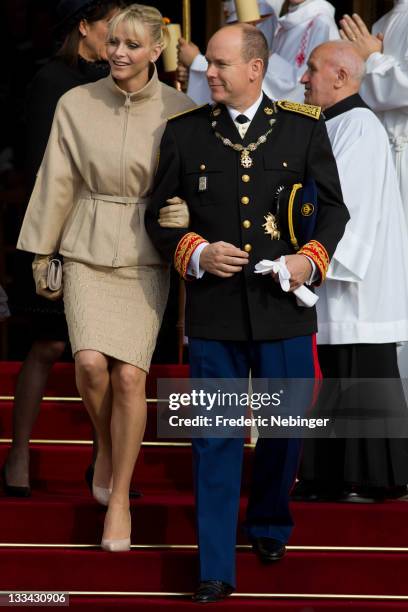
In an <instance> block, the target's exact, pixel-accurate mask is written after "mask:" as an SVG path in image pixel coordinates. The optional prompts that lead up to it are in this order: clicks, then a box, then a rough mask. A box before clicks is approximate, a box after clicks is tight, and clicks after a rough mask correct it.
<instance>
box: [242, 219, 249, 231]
mask: <svg viewBox="0 0 408 612" xmlns="http://www.w3.org/2000/svg"><path fill="white" fill-rule="evenodd" d="M242 226H243V227H244V228H245V229H249V228H250V227H251V222H250V221H249V220H248V219H245V221H243V222H242Z"/></svg>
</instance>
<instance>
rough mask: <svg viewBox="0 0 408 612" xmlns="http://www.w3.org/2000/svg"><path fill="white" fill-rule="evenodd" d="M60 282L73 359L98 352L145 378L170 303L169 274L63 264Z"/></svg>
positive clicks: (151, 269) (148, 269) (146, 269)
mask: <svg viewBox="0 0 408 612" xmlns="http://www.w3.org/2000/svg"><path fill="white" fill-rule="evenodd" d="M63 279H64V306H65V315H66V318H67V323H68V331H69V338H70V341H71V346H72V352H73V354H74V355H75V353H77V352H78V351H82V350H85V349H90V350H94V351H99V352H100V353H103V354H104V355H107V356H109V357H113V358H115V359H119V360H120V361H124V362H125V363H130V364H132V365H134V366H137V367H139V368H141V369H142V370H145V371H146V372H148V371H149V366H150V361H151V358H152V354H153V351H154V348H155V346H156V339H157V334H158V332H159V329H160V325H161V321H162V318H163V313H164V308H165V306H166V302H167V297H168V291H169V271H168V269H167V268H165V267H161V266H135V267H124V268H105V267H102V266H91V265H88V264H83V263H79V262H76V261H71V260H65V261H64V270H63Z"/></svg>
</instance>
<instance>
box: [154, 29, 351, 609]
mask: <svg viewBox="0 0 408 612" xmlns="http://www.w3.org/2000/svg"><path fill="white" fill-rule="evenodd" d="M206 56H207V59H208V63H209V67H208V71H207V77H208V81H209V85H210V87H211V91H212V95H213V99H214V102H215V104H214V105H213V106H212V107H211V106H209V105H206V106H204V107H201V108H198V109H195V110H193V111H192V112H190V113H188V114H184V115H182V116H179V117H175V118H173V119H171V120H170V121H169V122H168V125H167V128H166V130H165V133H164V135H163V140H162V144H161V150H160V158H159V163H158V170H157V175H156V182H155V188H154V192H153V195H152V200H151V204H150V206H149V208H148V210H147V214H146V227H147V230H148V232H149V234H150V236H151V238H152V240H153V242H154V244H155V245H156V246H157V248H158V249H159V250H160V252H161V253H162V254H163V255H164V256H165V257H166V258H167V259H168V260H171V259H173V260H174V264H175V267H176V269H177V270H178V271H179V273H180V274H181V275H182V276H183V277H184V278H190V279H192V282H188V283H186V289H187V305H186V334H187V335H188V336H189V349H190V365H191V376H192V377H193V378H204V377H206V378H247V377H248V374H249V371H250V370H251V371H252V376H253V377H254V378H256V377H258V378H277V377H279V378H286V377H287V378H313V377H314V376H315V367H316V362H315V359H314V351H313V334H314V333H315V332H316V313H315V310H314V308H302V307H300V306H298V305H297V302H296V298H295V296H294V295H293V294H292V293H290V292H289V293H284V292H283V291H282V289H281V287H280V286H279V284H278V283H276V282H274V280H273V279H272V278H271V276H269V275H268V276H261V275H257V274H255V273H254V266H255V264H256V263H257V262H259V261H260V260H262V259H272V260H273V259H276V258H279V257H280V256H282V255H285V256H286V265H287V268H288V269H289V272H290V274H291V281H290V282H291V289H295V288H297V287H298V286H299V285H301V284H303V283H305V282H308V281H309V280H313V282H315V283H316V284H318V283H320V282H321V281H322V280H324V277H325V274H326V270H327V267H328V265H329V260H330V257H331V255H332V253H333V252H334V249H335V247H336V245H337V242H338V241H339V240H340V238H341V236H342V234H343V231H344V227H345V224H346V222H347V220H348V212H347V209H346V207H345V206H344V204H343V201H342V194H341V189H340V185H339V178H338V174H337V168H336V164H335V161H334V159H333V155H332V151H331V147H330V143H329V140H328V137H327V133H326V128H325V125H324V122H323V120H322V119H321V118H320V109H319V108H318V107H312V106H307V105H302V104H293V103H290V102H277V103H275V102H272V101H271V100H270V99H268V98H267V97H266V96H265V95H264V94H263V93H262V79H263V74H264V72H265V69H266V66H267V63H268V48H267V44H266V40H265V38H264V36H263V34H262V33H260V32H259V30H257V29H256V28H254V27H253V26H250V25H247V24H237V25H233V26H228V27H225V28H222V29H221V30H219V31H218V32H217V33H216V34H215V35H214V36H213V37H212V38H211V40H210V41H209V44H208V48H207V54H206ZM306 178H313V179H314V181H315V183H316V185H317V189H318V206H319V214H318V220H317V224H316V227H315V230H314V234H313V239H312V240H310V241H309V242H308V243H307V244H304V245H303V246H302V248H301V249H300V250H299V251H298V253H297V254H294V253H293V250H292V248H291V247H290V246H289V245H288V244H287V243H286V242H285V241H284V240H279V239H276V238H277V234H276V233H275V232H273V230H272V229H270V230H269V231H268V228H269V225H268V224H266V226H265V217H268V218H269V219H270V218H271V217H270V215H271V214H273V210H272V208H273V200H274V194H275V193H276V192H277V190H278V188H280V186H281V185H293V184H294V183H302V182H303V181H304V180H305V179H306ZM175 196H179V197H181V198H183V199H184V200H185V201H186V202H187V204H188V208H189V211H190V227H189V228H188V229H177V228H174V229H169V228H165V227H163V226H162V225H161V224H160V223H159V211H160V209H161V208H163V207H165V206H167V203H166V201H167V200H168V199H169V198H172V197H175ZM265 228H266V229H265ZM272 238H275V239H274V240H273V239H272ZM312 277H313V278H312ZM298 454H299V441H298V440H293V439H291V440H290V439H289V440H288V439H270V438H260V439H259V441H258V443H257V446H256V451H255V457H254V472H253V483H252V490H251V495H250V500H249V506H248V512H247V525H246V526H247V531H248V535H249V538H250V540H251V542H252V544H253V548H254V551H255V552H256V553H257V554H258V555H259V556H260V558H261V559H262V560H263V561H274V560H277V559H279V558H281V557H282V556H283V554H284V552H285V543H286V542H287V540H288V538H289V535H290V533H291V529H292V526H293V523H292V519H291V515H290V512H289V505H288V496H289V490H290V488H291V486H292V484H293V481H294V478H295V475H296V469H297V463H298ZM193 457H194V478H195V493H196V506H197V523H198V543H199V553H200V574H201V583H200V586H199V588H198V590H197V591H196V593H195V595H194V599H195V600H196V601H199V602H210V601H217V600H218V599H222V598H223V597H226V596H227V595H229V594H230V593H231V592H232V590H233V589H234V586H235V543H236V529H237V520H238V508H239V496H240V481H241V467H242V458H243V440H242V439H236V438H235V439H225V438H224V439H220V438H211V439H209V438H207V439H203V438H197V439H194V440H193Z"/></svg>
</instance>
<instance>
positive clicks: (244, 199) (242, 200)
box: [241, 196, 249, 204]
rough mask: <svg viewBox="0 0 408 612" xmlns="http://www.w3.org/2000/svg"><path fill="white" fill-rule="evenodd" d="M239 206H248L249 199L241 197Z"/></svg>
mask: <svg viewBox="0 0 408 612" xmlns="http://www.w3.org/2000/svg"><path fill="white" fill-rule="evenodd" d="M241 204H249V198H248V196H243V197H242V198H241Z"/></svg>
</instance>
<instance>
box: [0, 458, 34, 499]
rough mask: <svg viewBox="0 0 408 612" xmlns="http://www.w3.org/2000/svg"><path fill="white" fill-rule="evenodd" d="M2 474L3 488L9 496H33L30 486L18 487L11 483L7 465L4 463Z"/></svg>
mask: <svg viewBox="0 0 408 612" xmlns="http://www.w3.org/2000/svg"><path fill="white" fill-rule="evenodd" d="M1 476H2V480H3V490H4V493H5V495H7V497H31V489H30V487H17V486H15V485H9V484H8V482H7V477H6V465H5V464H4V465H3V468H2V470H1Z"/></svg>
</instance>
